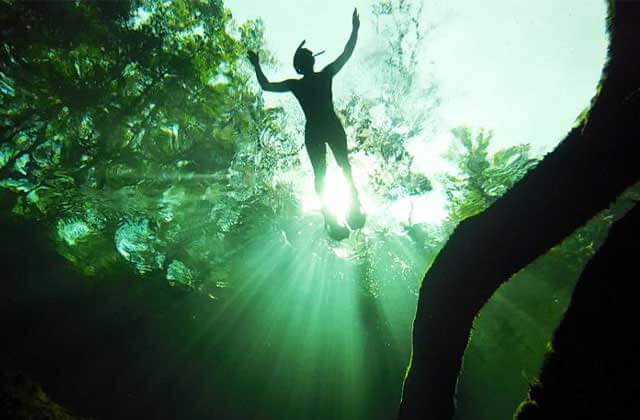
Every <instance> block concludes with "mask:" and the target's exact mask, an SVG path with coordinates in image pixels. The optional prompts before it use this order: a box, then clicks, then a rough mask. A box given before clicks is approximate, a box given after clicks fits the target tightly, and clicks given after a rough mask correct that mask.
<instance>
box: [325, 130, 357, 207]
mask: <svg viewBox="0 0 640 420" xmlns="http://www.w3.org/2000/svg"><path fill="white" fill-rule="evenodd" d="M332 131H333V132H332V135H331V139H330V140H329V147H330V148H331V151H332V152H333V157H334V158H335V160H336V163H337V164H338V166H339V167H340V169H342V173H343V174H344V177H345V178H346V179H347V183H348V184H349V189H350V190H351V195H352V199H353V200H354V205H356V207H359V206H360V200H359V198H358V190H356V186H355V184H354V182H353V175H352V174H351V163H349V152H348V149H347V135H346V134H345V132H344V129H343V128H342V126H341V125H338V126H337V127H335V129H334V130H332Z"/></svg>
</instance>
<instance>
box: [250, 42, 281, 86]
mask: <svg viewBox="0 0 640 420" xmlns="http://www.w3.org/2000/svg"><path fill="white" fill-rule="evenodd" d="M247 57H248V58H249V61H250V62H251V64H252V65H253V68H254V69H255V71H256V76H257V77H258V83H260V87H261V88H262V89H264V90H266V91H269V92H288V91H290V90H291V81H290V80H284V81H282V82H270V81H269V79H267V76H265V75H264V72H263V71H262V67H260V59H259V58H258V54H256V53H255V52H254V51H249V52H248V53H247Z"/></svg>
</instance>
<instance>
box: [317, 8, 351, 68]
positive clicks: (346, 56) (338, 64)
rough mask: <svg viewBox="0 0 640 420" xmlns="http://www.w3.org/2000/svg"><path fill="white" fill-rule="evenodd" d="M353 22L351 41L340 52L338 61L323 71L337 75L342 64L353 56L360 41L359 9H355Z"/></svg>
mask: <svg viewBox="0 0 640 420" xmlns="http://www.w3.org/2000/svg"><path fill="white" fill-rule="evenodd" d="M351 23H352V29H351V36H350V37H349V41H347V45H346V46H345V47H344V51H343V52H342V54H340V56H339V57H338V58H337V59H336V61H334V62H333V63H331V64H329V65H328V66H327V67H325V68H324V70H322V71H323V72H328V73H330V74H331V75H332V76H333V75H335V74H336V73H338V72H339V71H340V69H342V66H344V65H345V63H346V62H347V61H348V60H349V58H350V57H351V54H352V53H353V49H354V48H355V47H356V41H358V29H360V16H359V15H358V9H354V10H353V16H352V18H351Z"/></svg>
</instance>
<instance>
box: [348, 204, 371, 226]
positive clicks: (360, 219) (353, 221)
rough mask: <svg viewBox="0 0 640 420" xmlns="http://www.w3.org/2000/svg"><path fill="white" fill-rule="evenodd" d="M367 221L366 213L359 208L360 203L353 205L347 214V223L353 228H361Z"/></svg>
mask: <svg viewBox="0 0 640 420" xmlns="http://www.w3.org/2000/svg"><path fill="white" fill-rule="evenodd" d="M366 221H367V215H366V214H364V213H363V212H362V210H360V205H359V204H358V205H355V206H353V207H352V208H351V210H350V211H349V214H347V224H348V225H349V227H350V228H351V229H353V230H357V229H361V228H362V227H363V226H364V223H365V222H366Z"/></svg>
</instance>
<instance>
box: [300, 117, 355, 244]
mask: <svg viewBox="0 0 640 420" xmlns="http://www.w3.org/2000/svg"><path fill="white" fill-rule="evenodd" d="M305 137H306V139H305V145H306V147H307V153H308V154H309V159H310V160H311V166H312V167H313V175H314V185H315V189H316V194H318V197H319V198H320V202H321V205H322V216H323V217H324V222H325V228H326V229H327V232H328V233H329V236H330V237H332V238H333V239H335V240H338V241H341V240H343V239H345V238H347V237H348V236H349V229H347V228H346V227H344V226H341V225H340V224H338V222H337V220H336V218H335V216H333V215H331V214H330V213H329V210H328V209H327V206H326V203H325V199H324V178H325V174H326V172H327V147H326V145H325V143H324V139H322V136H321V133H320V132H313V131H312V130H309V129H308V128H307V130H306V133H305Z"/></svg>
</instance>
